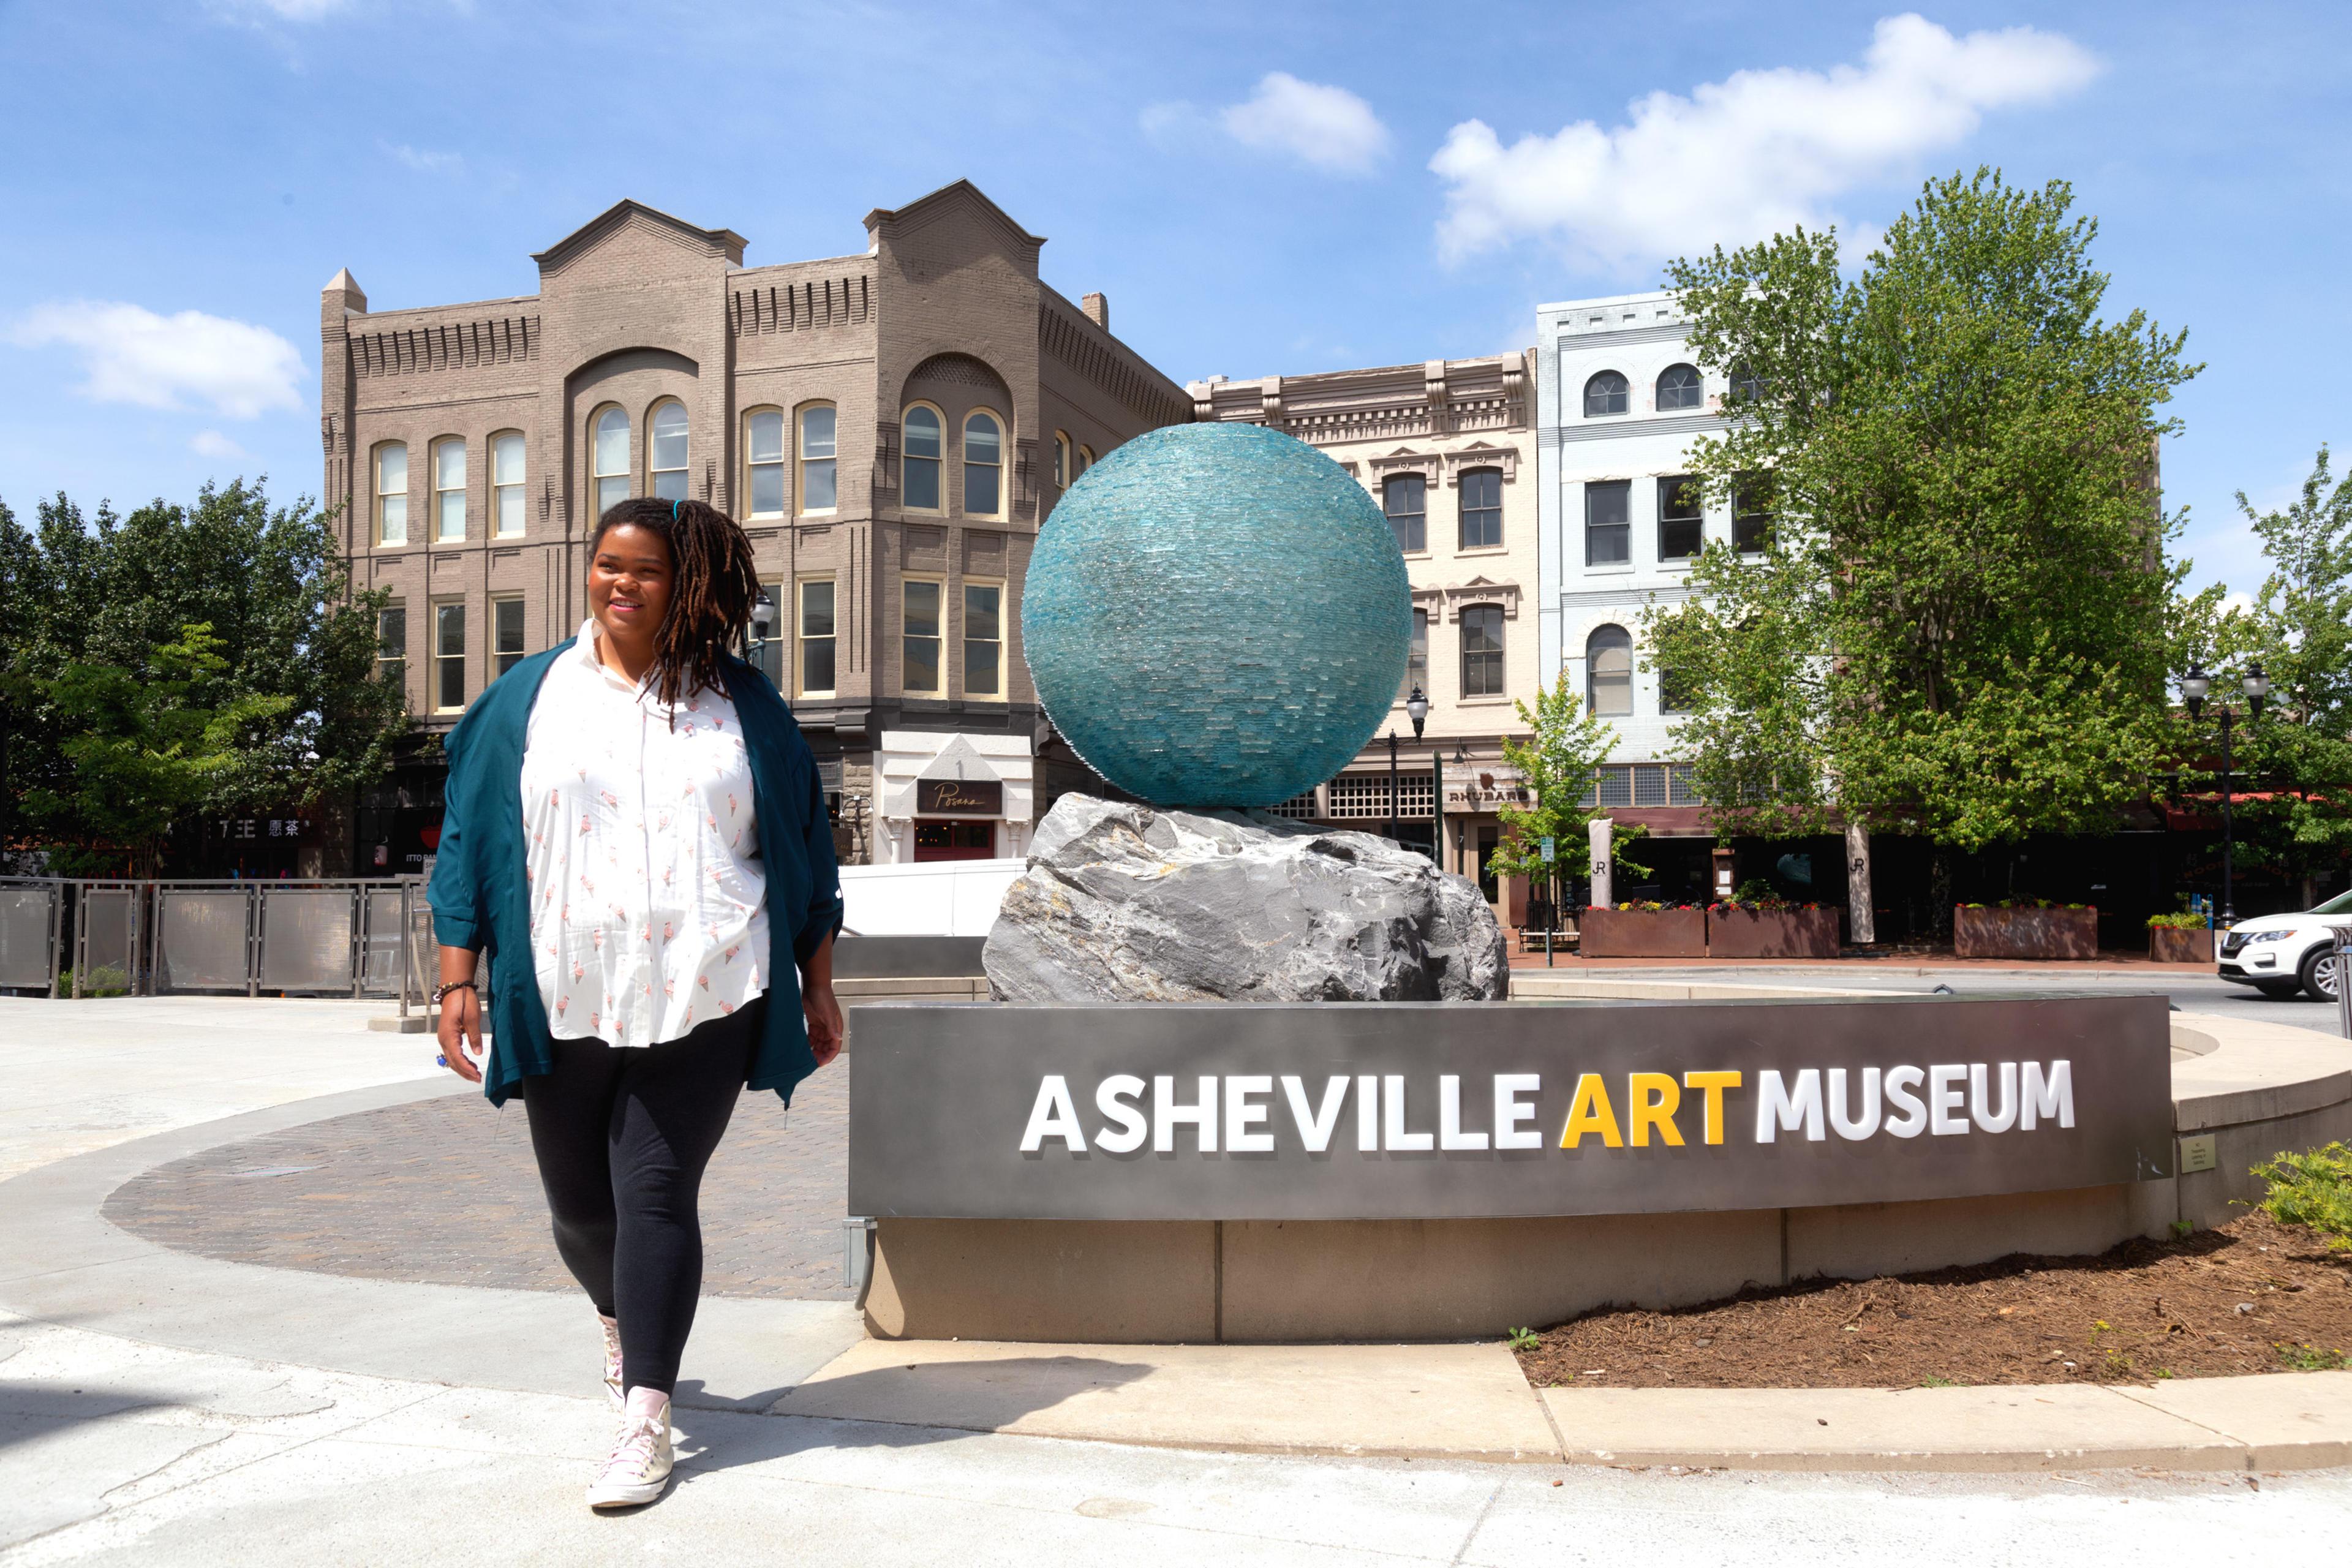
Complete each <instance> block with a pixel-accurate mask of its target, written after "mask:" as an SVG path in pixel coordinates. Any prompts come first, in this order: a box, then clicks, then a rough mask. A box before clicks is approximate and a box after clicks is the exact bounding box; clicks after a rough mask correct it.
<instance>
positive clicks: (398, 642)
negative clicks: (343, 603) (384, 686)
mask: <svg viewBox="0 0 2352 1568" xmlns="http://www.w3.org/2000/svg"><path fill="white" fill-rule="evenodd" d="M375 673H376V678H377V679H380V680H383V681H385V682H386V683H388V684H390V685H391V686H393V687H394V688H396V689H400V690H403V691H405V690H406V689H407V688H408V606H407V605H403V604H400V603H398V602H397V601H395V602H394V603H392V604H389V605H385V606H384V607H383V608H382V609H381V610H378V611H377V612H376V613H375Z"/></svg>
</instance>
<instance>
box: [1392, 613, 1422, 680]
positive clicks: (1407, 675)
mask: <svg viewBox="0 0 2352 1568" xmlns="http://www.w3.org/2000/svg"><path fill="white" fill-rule="evenodd" d="M1407 647H1408V649H1409V651H1408V652H1407V653H1406V654H1405V658H1404V684H1403V685H1402V686H1400V687H1398V688H1397V694H1396V700H1398V701H1400V702H1402V701H1403V700H1405V699H1406V698H1408V697H1411V696H1412V692H1413V688H1415V687H1419V688H1420V689H1421V694H1422V695H1423V696H1424V697H1426V696H1428V695H1429V612H1428V611H1427V610H1419V609H1417V610H1415V611H1413V613H1412V642H1411V643H1410V644H1408V645H1407Z"/></svg>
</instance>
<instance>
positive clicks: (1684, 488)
mask: <svg viewBox="0 0 2352 1568" xmlns="http://www.w3.org/2000/svg"><path fill="white" fill-rule="evenodd" d="M1699 495H1700V491H1699V488H1698V481H1697V480H1696V479H1692V478H1691V477H1690V476H1689V475H1688V474H1675V475H1672V476H1670V477H1668V478H1666V479H1660V480H1659V481H1658V559H1659V560H1661V561H1687V560H1689V559H1690V558H1691V557H1692V556H1694V555H1696V554H1697V553H1698V552H1700V551H1702V550H1704V549H1706V511H1705V510H1704V509H1703V508H1702V507H1701V506H1700V504H1699Z"/></svg>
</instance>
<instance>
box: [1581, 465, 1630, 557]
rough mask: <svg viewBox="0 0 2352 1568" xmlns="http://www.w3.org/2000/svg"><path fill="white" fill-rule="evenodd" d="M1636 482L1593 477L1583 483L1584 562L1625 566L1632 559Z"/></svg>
mask: <svg viewBox="0 0 2352 1568" xmlns="http://www.w3.org/2000/svg"><path fill="white" fill-rule="evenodd" d="M1632 507H1633V481H1632V480H1631V479H1594V480H1589V481H1587V483H1586V484H1585V487H1584V563H1585V564H1586V565H1587V566H1623V565H1627V564H1630V563H1632V561H1633V513H1632Z"/></svg>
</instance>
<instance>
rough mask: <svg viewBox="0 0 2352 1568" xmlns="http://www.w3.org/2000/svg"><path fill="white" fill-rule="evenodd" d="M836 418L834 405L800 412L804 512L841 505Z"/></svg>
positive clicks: (812, 406)
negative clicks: (836, 460)
mask: <svg viewBox="0 0 2352 1568" xmlns="http://www.w3.org/2000/svg"><path fill="white" fill-rule="evenodd" d="M834 434H835V412H834V406H833V405H832V404H830V403H812V404H810V405H808V406H807V407H805V408H803V409H802V410H801V413H800V437H801V501H800V506H801V510H803V511H804V512H808V511H831V510H834V509H835V507H836V506H838V505H839V504H840V491H839V490H838V489H837V488H836V487H835V468H834V463H835V457H834Z"/></svg>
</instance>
